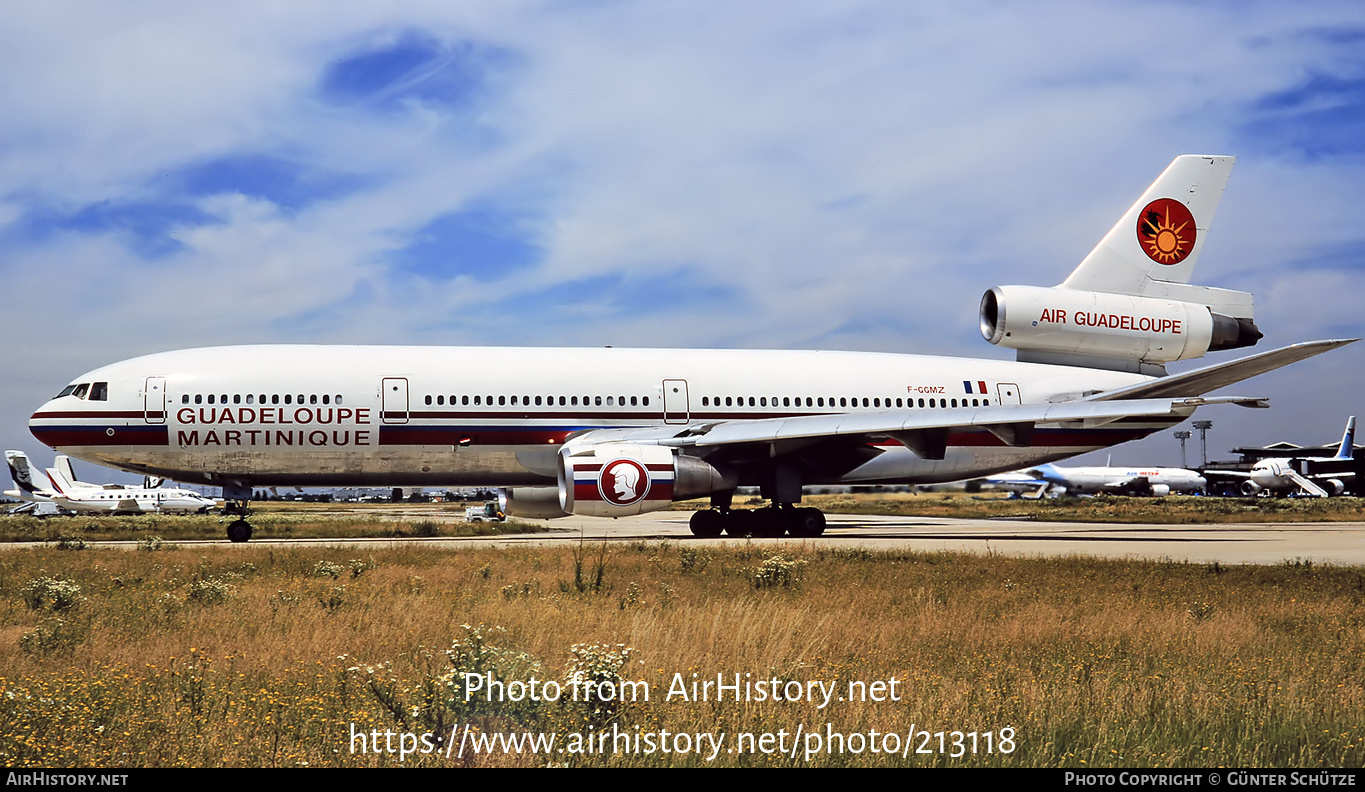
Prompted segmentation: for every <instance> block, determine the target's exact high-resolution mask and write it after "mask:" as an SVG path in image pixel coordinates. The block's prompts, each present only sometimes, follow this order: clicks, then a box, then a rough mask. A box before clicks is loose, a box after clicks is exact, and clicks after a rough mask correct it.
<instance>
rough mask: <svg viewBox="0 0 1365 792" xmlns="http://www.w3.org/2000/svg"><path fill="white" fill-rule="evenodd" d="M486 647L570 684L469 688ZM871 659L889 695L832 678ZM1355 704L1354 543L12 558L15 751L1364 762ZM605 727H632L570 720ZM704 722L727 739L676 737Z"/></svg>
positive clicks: (198, 551)
mask: <svg viewBox="0 0 1365 792" xmlns="http://www.w3.org/2000/svg"><path fill="white" fill-rule="evenodd" d="M574 669H578V670H580V671H583V672H585V673H586V675H587V677H586V678H592V679H595V680H597V681H599V682H600V681H617V680H626V681H634V682H647V683H648V684H649V686H650V698H649V701H647V702H646V701H642V700H637V701H633V702H632V701H626V702H608V701H573V700H572V699H571V698H570V695H569V693H568V691H569V689H570V688H569V687H568V685H569V680H570V678H571V676H572V673H573V670H574ZM464 672H471V673H481V674H488V673H492V674H495V675H496V677H497V678H498V679H500V680H501V681H504V682H512V681H520V682H522V683H527V682H529V681H530V680H531V679H532V678H535V679H536V680H538V681H540V682H541V683H542V684H543V683H544V682H545V681H548V680H553V681H556V682H557V683H559V684H560V685H562V686H564V692H563V694H562V695H561V696H560V697H559V700H558V701H554V702H549V701H543V700H542V701H531V700H529V699H527V698H525V697H523V698H522V700H521V701H505V702H502V703H489V702H487V701H484V700H483V699H482V698H480V697H479V696H475V697H474V698H473V699H472V700H470V701H466V700H465V696H464V695H463V687H462V681H463V680H464V677H462V676H461V674H462V673H464ZM693 674H696V675H697V677H696V679H697V680H699V681H701V680H714V679H715V678H716V675H717V674H721V675H723V676H724V678H725V679H726V680H727V683H728V682H729V681H732V680H733V678H734V675H736V674H738V675H740V678H741V679H742V680H745V681H758V680H777V682H778V686H779V687H780V688H781V689H783V690H787V691H791V690H794V688H790V687H789V686H787V685H786V683H787V682H792V681H795V682H801V683H807V682H817V681H818V682H822V683H826V684H833V685H836V686H837V687H834V688H832V689H833V690H835V691H837V695H836V696H835V698H834V699H833V700H831V701H830V703H828V704H827V705H826V706H823V707H822V706H821V704H822V701H821V699H820V696H819V695H818V694H817V695H816V697H815V701H805V700H801V701H781V702H775V701H773V700H772V699H771V697H768V698H767V700H756V699H757V695H756V693H753V694H751V695H750V696H749V697H748V698H749V700H745V701H733V700H731V698H733V697H731V698H727V699H726V700H724V701H716V700H715V699H714V694H713V696H712V700H710V701H702V702H694V701H690V700H682V699H681V698H679V697H677V696H674V697H672V698H670V697H668V696H667V694H668V693H669V690H670V686H671V684H672V682H673V680H674V679H675V675H681V676H680V677H678V678H679V679H682V680H683V681H685V682H688V683H690V682H691V680H692V679H693V676H692V675H693ZM745 675H749V676H748V677H745ZM892 679H894V680H896V687H895V688H894V689H892V688H889V686H887V684H886V683H889V681H890V680H892ZM879 681H880V682H882V683H883V685H884V686H883V687H880V688H877V687H873V683H876V682H879ZM850 682H861V683H865V685H866V687H857V686H854V688H853V689H852V692H854V693H857V694H867V696H865V697H870V694H871V693H872V692H874V691H876V692H879V693H880V696H881V698H883V700H881V701H873V700H864V701H848V700H843V701H841V700H839V697H840V696H842V697H844V698H848V695H847V694H848V693H849V692H850V687H849V683H850ZM802 689H803V690H809V688H807V687H804V686H803V687H802ZM637 690H638V688H637ZM893 692H894V694H895V697H896V698H897V699H898V700H891V696H892V693H893ZM855 697H856V696H855ZM1361 712H1365V570H1362V569H1354V568H1332V567H1325V568H1324V567H1319V566H1312V565H1307V564H1301V563H1300V564H1287V565H1279V566H1273V567H1250V566H1248V567H1222V566H1218V565H1212V566H1203V565H1191V564H1181V563H1167V562H1137V561H1127V562H1118V561H1100V560H1091V559H1081V558H1069V559H1052V560H1047V559H1017V558H1000V557H993V556H989V555H953V554H938V553H875V552H867V551H856V550H853V551H849V550H844V551H838V550H831V549H828V548H821V547H820V545H819V544H818V543H814V544H805V545H798V544H792V545H789V546H787V547H786V549H785V550H784V551H783V552H782V553H781V554H780V555H779V554H776V553H775V551H774V550H773V549H772V548H771V547H764V548H759V547H757V546H749V545H745V544H739V545H735V546H732V547H730V548H716V547H707V548H701V547H698V546H689V545H688V544H687V543H657V542H648V543H647V542H639V543H633V544H631V543H616V544H613V545H611V546H609V547H602V546H596V545H588V546H578V547H571V548H564V547H554V548H550V547H545V548H515V549H469V550H434V549H430V548H427V547H397V548H389V549H383V550H378V551H376V552H374V553H373V554H369V553H363V552H362V551H355V550H342V549H326V548H305V547H299V548H283V549H282V548H279V547H263V546H254V547H253V546H246V547H232V548H226V547H196V548H194V549H175V548H173V547H170V546H168V545H166V544H162V545H160V546H155V543H151V542H149V543H146V549H143V550H140V551H126V550H125V551H113V550H65V551H64V550H58V549H55V548H52V547H49V548H42V549H32V550H16V551H12V552H7V553H4V554H3V555H0V764H4V765H7V766H11V767H15V766H46V767H62V766H101V767H129V766H220V765H221V766H300V765H307V766H398V765H400V764H403V765H407V766H412V765H424V766H540V765H546V764H553V765H570V766H639V765H644V766H693V765H708V764H709V765H725V766H734V765H741V766H792V765H807V764H809V765H814V766H980V765H987V766H1069V767H1100V766H1129V767H1134V766H1136V767H1190V766H1218V765H1230V766H1244V767H1246V766H1308V767H1313V766H1356V767H1358V766H1360V765H1361V764H1362V762H1365V722H1363V721H1362V719H1361ZM452 727H453V728H455V729H456V733H457V734H458V735H459V736H458V738H457V744H459V745H460V746H461V748H462V751H461V753H458V754H457V753H454V752H452V755H451V756H447V755H446V753H445V750H446V749H445V747H444V744H443V743H441V742H438V741H437V740H438V739H439V738H441V737H443V736H444V735H446V734H449V733H450V732H451V729H452ZM613 730H614V731H613ZM1006 730H1008V731H1006ZM386 731H390V732H393V733H394V734H396V735H399V737H398V738H397V739H398V740H399V742H392V743H389V745H391V746H392V747H393V749H394V751H395V752H394V753H389V752H387V750H386V751H385V752H382V753H378V754H376V753H374V752H373V751H371V750H369V748H370V747H371V746H372V745H373V740H372V739H370V740H366V741H365V745H362V746H361V748H363V749H365V750H364V752H360V751H357V750H355V749H356V748H357V743H356V741H355V739H354V735H355V734H356V733H357V732H359V733H364V734H367V735H369V736H370V737H374V736H378V737H379V738H380V739H381V740H385V741H387V740H388V738H386V736H385V734H384V732H386ZM603 731H605V732H606V733H607V734H609V735H610V734H613V733H615V734H620V733H626V734H628V735H636V736H637V737H641V739H640V740H639V741H637V742H636V743H635V744H634V748H631V746H629V745H624V744H622V743H617V745H618V748H617V750H614V751H613V750H610V746H608V749H607V750H605V751H600V750H599V751H594V752H592V753H586V752H584V751H581V750H574V749H573V748H572V747H571V746H572V743H571V740H572V738H573V736H574V735H581V734H583V733H584V732H590V733H592V734H598V733H602V732H603ZM374 732H378V734H377V735H375V734H373V733H374ZM403 732H411V733H413V734H414V735H417V734H422V733H432V734H434V735H437V737H434V738H431V739H432V743H431V745H432V748H433V749H434V750H429V751H428V752H427V753H421V748H420V746H421V743H419V742H417V738H416V737H414V738H413V740H414V741H413V743H411V745H412V747H413V748H414V751H412V752H408V753H407V755H405V756H402V757H401V761H400V756H399V754H398V753H397V751H398V750H399V748H400V747H402V746H401V745H400V743H401V740H402V737H401V734H402V733H403ZM524 732H536V733H541V732H543V733H546V734H553V735H554V736H555V737H556V739H557V742H556V743H555V748H554V749H552V750H550V751H549V752H544V751H541V752H532V751H531V750H530V749H529V746H526V745H523V746H522V747H521V750H518V751H510V750H499V749H498V745H497V744H494V745H493V746H491V748H490V746H489V745H484V746H483V747H484V748H489V750H474V749H475V748H476V747H477V746H476V745H475V743H467V742H465V741H466V740H467V739H468V736H469V734H473V735H474V736H475V737H477V738H481V739H492V738H493V737H495V736H497V735H503V736H504V737H505V736H506V735H512V736H518V735H520V734H522V733H524ZM661 732H667V735H661ZM954 732H960V733H961V735H960V736H959V735H954ZM721 733H724V737H723V738H722V737H720V735H721ZM798 733H799V734H800V735H801V736H800V737H799V738H798V736H797V735H798ZM812 733H816V734H818V735H819V737H820V740H821V743H822V744H820V745H817V744H815V741H813V740H812ZM940 733H942V734H941V735H940ZM683 734H685V735H687V741H688V746H689V747H691V746H693V745H708V744H707V743H705V742H703V740H704V739H715V740H718V741H720V742H719V743H718V744H719V745H720V746H721V749H720V750H719V751H718V752H716V753H715V754H714V755H711V754H712V751H711V749H710V748H709V747H708V748H706V749H705V750H703V751H702V752H700V753H698V752H697V751H696V750H695V748H692V749H690V750H688V751H685V752H684V751H681V750H680V749H681V748H682V747H684V746H683V744H682V743H681V742H679V740H680V739H681V737H680V735H683ZM741 734H747V735H749V738H748V739H749V742H747V743H745V742H742V739H743V738H742V737H741V736H740V735H741ZM765 734H766V735H769V737H768V738H767V742H765V741H764V738H763V735H765ZM643 735H650V737H649V739H650V740H655V742H652V743H649V745H653V746H654V747H655V750H653V751H647V750H645V748H646V747H648V746H647V745H646V743H645V742H644V738H643ZM698 735H710V736H709V737H705V736H703V737H698ZM835 735H839V736H840V740H841V742H840V743H838V744H836V742H835V740H834V736H835ZM854 735H857V736H856V737H855V736H854ZM968 735H970V736H968ZM893 737H894V740H893V739H892V738H893ZM1001 738H1005V741H1004V742H1002V741H1001ZM669 740H672V742H669ZM955 742H956V743H957V745H956V746H955V745H954V743H955ZM665 745H667V746H669V747H670V750H669V751H668V752H664V751H663V750H662V746H665ZM566 746H570V747H569V750H567V751H564V752H560V751H559V749H561V748H564V747H566ZM764 746H767V748H768V749H769V750H766V751H765V750H764ZM779 746H781V750H779ZM387 747H389V746H388V745H386V748H387ZM452 747H453V746H452ZM598 747H599V748H600V747H601V746H600V745H599V746H598ZM812 749H814V750H812ZM1005 749H1008V750H1007V752H1006V750H1005ZM955 753H958V754H961V755H959V756H954V755H953V754H955Z"/></svg>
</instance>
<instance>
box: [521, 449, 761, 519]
mask: <svg viewBox="0 0 1365 792" xmlns="http://www.w3.org/2000/svg"><path fill="white" fill-rule="evenodd" d="M558 479H559V481H558V486H557V487H517V488H514V489H511V490H507V491H506V493H505V494H504V496H503V502H504V509H505V511H506V512H507V513H508V514H512V515H516V516H520V517H540V518H547V517H560V516H564V515H567V514H581V515H585V516H591V517H627V516H630V515H633V514H643V513H644V512H649V511H658V510H660V509H666V508H668V506H669V505H670V504H672V503H673V502H674V501H679V500H688V499H689V498H699V497H702V496H704V495H709V494H711V493H712V492H717V491H720V490H727V489H734V487H735V483H736V480H735V477H734V475H733V474H730V475H726V474H723V473H721V472H720V471H718V470H716V468H714V467H712V466H711V465H710V464H709V463H707V462H706V461H704V460H702V459H699V458H697V457H693V456H687V455H685V454H680V453H678V452H676V451H674V450H673V449H671V448H666V447H664V446H654V445H627V444H624V443H601V444H595V445H582V446H574V445H573V444H569V445H565V446H564V448H563V449H562V450H561V451H560V454H559V464H558ZM554 496H557V502H556V500H555V497H554Z"/></svg>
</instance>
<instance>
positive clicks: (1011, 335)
mask: <svg viewBox="0 0 1365 792" xmlns="http://www.w3.org/2000/svg"><path fill="white" fill-rule="evenodd" d="M981 335H982V336H984V337H985V339H986V340H987V341H989V342H991V343H992V344H997V345H999V346H1004V347H1009V348H1011V349H1018V350H1020V352H1021V355H1020V358H1021V359H1024V358H1025V357H1026V353H1044V356H1045V355H1047V354H1052V355H1061V356H1065V355H1078V356H1084V357H1089V358H1107V359H1115V358H1117V359H1123V360H1130V361H1141V362H1143V363H1151V364H1157V365H1160V364H1163V363H1169V362H1170V361H1173V360H1186V359H1189V358H1197V357H1199V356H1201V355H1203V354H1204V353H1205V352H1209V351H1213V350H1220V349H1236V348H1239V347H1246V346H1253V345H1255V343H1256V342H1257V341H1258V340H1260V338H1261V333H1260V330H1258V329H1257V328H1256V325H1255V323H1254V322H1252V321H1251V320H1250V319H1235V318H1232V317H1228V316H1223V315H1222V314H1218V313H1214V312H1213V311H1212V310H1210V309H1209V307H1208V306H1206V305H1200V304H1198V303H1189V302H1181V301H1179V300H1163V299H1156V298H1152V297H1137V296H1133V295H1128V294H1108V293H1105V292H1092V291H1080V290H1077V289H1063V288H1051V289H1047V288H1041V287H1037V286H997V287H995V288H993V289H991V290H990V291H988V292H986V294H985V295H984V296H982V298H981ZM1039 359H1043V358H1039Z"/></svg>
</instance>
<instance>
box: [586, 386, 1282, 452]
mask: <svg viewBox="0 0 1365 792" xmlns="http://www.w3.org/2000/svg"><path fill="white" fill-rule="evenodd" d="M1207 404H1242V405H1245V406H1264V404H1265V399H1263V398H1256V397H1246V396H1216V397H1202V396H1196V397H1191V398H1180V399H1172V398H1161V399H1126V400H1119V401H1103V402H1085V401H1074V402H1064V403H1060V404H1024V405H1014V406H995V407H957V408H950V409H946V410H913V411H905V410H894V411H886V412H874V413H856V414H850V413H840V414H833V415H802V416H796V417H792V418H765V419H757V420H752V421H743V420H740V421H720V422H714V423H698V424H690V425H687V426H663V427H660V426H652V427H639V428H632V429H595V430H592V431H589V432H585V433H584V434H582V435H578V436H576V437H574V438H572V439H571V440H570V441H569V442H571V443H574V444H580V443H581V444H597V443H642V444H650V445H662V446H670V447H675V448H692V449H697V450H699V451H704V450H705V449H708V448H713V447H717V446H733V445H739V444H747V443H767V444H775V447H774V452H776V453H781V452H784V451H787V450H794V449H796V448H799V447H801V446H803V445H807V444H810V443H813V442H818V441H821V440H826V439H830V438H838V437H849V438H854V437H860V436H878V437H890V438H893V439H895V440H897V441H899V442H900V443H901V444H903V445H905V446H906V447H907V448H909V449H910V450H911V451H914V452H915V453H916V454H918V455H919V456H920V457H922V458H924V459H943V457H944V449H945V445H946V441H947V438H948V432H949V430H952V429H972V428H977V429H982V430H985V431H988V432H990V433H991V434H993V435H995V436H996V437H998V438H999V439H1000V440H1001V441H1002V442H1004V443H1005V444H1006V445H1010V446H1027V445H1029V439H1030V436H1031V434H1032V431H1033V427H1034V426H1035V425H1037V424H1053V423H1071V424H1076V425H1079V426H1081V427H1086V428H1089V427H1097V426H1103V425H1105V424H1108V423H1111V422H1113V421H1117V420H1119V419H1121V418H1133V417H1165V416H1180V417H1184V416H1187V415H1189V414H1190V412H1192V411H1193V410H1194V408H1196V407H1201V406H1204V405H1207Z"/></svg>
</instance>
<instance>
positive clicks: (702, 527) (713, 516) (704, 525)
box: [690, 509, 725, 539]
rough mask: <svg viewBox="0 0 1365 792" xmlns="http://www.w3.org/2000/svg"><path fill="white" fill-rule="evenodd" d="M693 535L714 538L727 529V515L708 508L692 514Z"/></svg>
mask: <svg viewBox="0 0 1365 792" xmlns="http://www.w3.org/2000/svg"><path fill="white" fill-rule="evenodd" d="M690 524H691V527H692V535H693V536H696V537H700V538H702V539H714V538H716V537H717V536H720V535H721V533H722V532H724V531H725V515H723V514H721V513H720V512H718V511H713V510H711V509H706V510H704V511H699V512H697V513H696V514H693V515H692V521H691V523H690Z"/></svg>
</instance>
